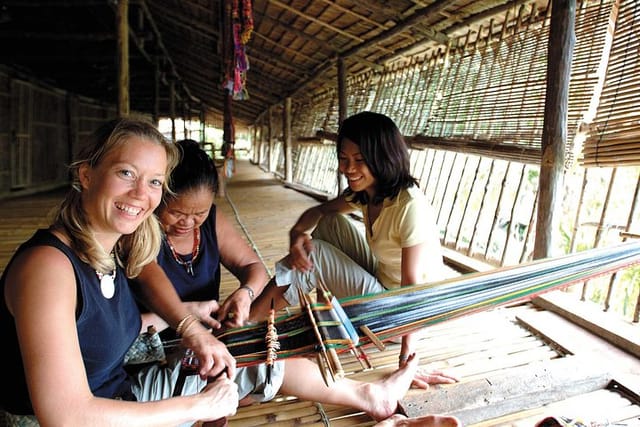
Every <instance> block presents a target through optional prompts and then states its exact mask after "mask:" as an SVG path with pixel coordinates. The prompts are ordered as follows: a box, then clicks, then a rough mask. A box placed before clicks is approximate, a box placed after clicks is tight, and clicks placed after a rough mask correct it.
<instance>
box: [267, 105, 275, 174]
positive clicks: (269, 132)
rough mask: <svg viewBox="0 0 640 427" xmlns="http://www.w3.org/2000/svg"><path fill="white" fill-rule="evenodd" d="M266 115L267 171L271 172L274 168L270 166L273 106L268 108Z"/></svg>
mask: <svg viewBox="0 0 640 427" xmlns="http://www.w3.org/2000/svg"><path fill="white" fill-rule="evenodd" d="M267 114H268V117H267V171H268V172H273V170H274V167H273V165H272V164H271V153H273V130H272V129H273V106H270V107H269V110H268V113H267Z"/></svg>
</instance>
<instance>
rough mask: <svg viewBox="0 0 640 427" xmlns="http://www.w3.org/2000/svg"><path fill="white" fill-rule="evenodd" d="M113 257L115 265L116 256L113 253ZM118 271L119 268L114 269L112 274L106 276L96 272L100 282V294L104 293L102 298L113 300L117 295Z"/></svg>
mask: <svg viewBox="0 0 640 427" xmlns="http://www.w3.org/2000/svg"><path fill="white" fill-rule="evenodd" d="M111 256H112V257H113V261H114V263H115V256H114V255H113V253H112V254H111ZM116 269H117V267H114V268H113V271H112V272H111V274H104V273H101V272H99V271H98V270H96V276H98V280H100V292H102V296H103V297H105V298H106V299H111V298H112V297H113V295H114V294H115V293H116Z"/></svg>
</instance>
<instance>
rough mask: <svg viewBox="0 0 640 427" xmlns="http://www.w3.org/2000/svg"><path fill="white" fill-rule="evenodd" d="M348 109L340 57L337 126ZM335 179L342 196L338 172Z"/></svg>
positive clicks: (344, 78) (345, 116) (345, 80)
mask: <svg viewBox="0 0 640 427" xmlns="http://www.w3.org/2000/svg"><path fill="white" fill-rule="evenodd" d="M348 108H349V107H348V106H347V76H346V68H345V66H344V58H343V57H342V56H340V57H338V125H341V124H342V122H343V121H344V119H346V118H347V117H348ZM336 179H337V180H338V194H342V192H343V191H344V180H343V179H342V175H341V174H340V170H338V171H337V176H336Z"/></svg>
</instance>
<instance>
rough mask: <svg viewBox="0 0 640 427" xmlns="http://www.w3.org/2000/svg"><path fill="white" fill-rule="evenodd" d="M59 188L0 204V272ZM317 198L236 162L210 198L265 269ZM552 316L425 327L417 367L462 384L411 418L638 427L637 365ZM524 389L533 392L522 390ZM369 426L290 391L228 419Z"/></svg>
mask: <svg viewBox="0 0 640 427" xmlns="http://www.w3.org/2000/svg"><path fill="white" fill-rule="evenodd" d="M62 194H63V193H62V192H61V191H54V192H50V193H46V194H41V195H35V196H30V197H21V198H17V199H9V200H4V201H3V202H2V203H0V269H1V270H4V268H5V265H6V262H7V261H8V259H9V257H10V256H11V254H12V253H13V251H14V250H15V247H16V246H17V245H18V244H19V243H20V242H22V241H24V240H25V239H26V238H28V237H29V236H30V235H31V233H32V232H33V231H34V230H35V229H36V228H38V227H41V226H44V225H46V224H47V223H48V221H49V219H48V216H49V215H50V213H51V212H52V210H53V209H54V207H55V206H56V205H57V204H58V203H59V201H60V200H61V198H62ZM316 203H317V202H316V201H315V200H314V199H313V198H311V197H310V196H308V195H305V194H302V193H299V192H296V191H294V190H291V189H287V188H285V187H284V186H283V185H282V184H281V182H279V180H277V179H276V178H274V177H273V175H272V174H269V173H265V172H263V171H262V170H261V169H259V168H258V167H256V166H253V165H250V164H249V163H248V162H242V161H241V162H239V165H238V168H237V173H236V175H235V176H234V177H233V178H232V179H231V180H230V181H229V183H228V185H227V188H226V197H219V198H217V199H216V204H217V206H218V208H219V209H221V210H222V211H223V212H224V213H225V214H226V215H227V216H228V217H229V218H231V219H234V220H235V221H236V223H237V225H238V228H239V230H240V231H241V232H242V233H243V234H244V235H245V236H246V238H247V240H248V242H249V243H250V244H251V245H252V246H253V247H254V249H255V250H256V251H257V252H258V253H259V255H260V256H261V258H262V259H263V261H264V263H265V266H266V267H267V268H268V270H269V271H272V270H273V266H274V263H275V262H276V261H277V260H278V259H279V258H280V257H282V256H283V255H284V254H285V253H286V251H287V248H288V229H289V227H290V226H291V225H292V224H293V222H294V221H295V219H296V218H297V217H298V216H299V215H300V213H302V211H303V210H304V209H306V208H307V207H310V206H312V205H314V204H316ZM221 286H222V288H221V297H222V298H224V297H225V296H226V295H228V294H229V293H230V292H232V291H233V290H234V289H235V288H236V287H237V286H238V283H237V281H235V280H234V279H233V277H232V276H231V275H230V274H229V273H228V272H226V271H223V274H222V285H221ZM550 315H551V313H549V312H546V311H544V310H540V309H538V308H536V307H535V306H533V305H532V304H523V305H516V306H512V307H508V308H498V309H494V310H489V311H485V312H481V313H477V314H473V315H470V316H467V317H464V318H460V319H456V320H451V321H448V322H444V323H439V324H436V325H433V326H430V327H429V328H427V329H426V330H425V332H424V334H423V336H422V339H420V340H419V342H418V348H419V355H420V358H421V359H420V360H421V365H422V367H423V368H424V369H435V368H437V369H446V370H448V371H450V372H451V373H454V374H456V375H458V376H459V377H460V378H461V382H460V383H458V384H454V385H448V386H434V387H432V388H431V389H429V390H427V391H420V390H410V391H409V393H408V394H407V397H406V398H405V399H404V400H403V401H402V407H403V409H404V410H405V412H407V413H408V414H409V415H416V414H424V413H425V412H430V411H438V412H445V413H452V414H455V415H458V416H459V417H460V418H461V419H462V420H463V421H464V423H465V425H467V426H475V427H486V426H523V427H524V426H533V425H535V422H536V421H537V420H540V419H542V418H543V417H544V416H546V415H549V414H554V415H566V416H569V417H573V418H575V417H578V416H582V417H584V418H585V419H592V420H598V421H600V422H603V421H605V420H606V421H608V422H611V423H623V424H620V425H628V426H640V402H639V400H640V399H639V398H638V394H639V393H640V390H639V388H640V380H639V378H640V361H638V359H637V358H634V357H630V356H628V355H626V354H625V353H623V352H621V351H619V350H617V349H615V348H613V347H612V346H610V345H607V344H605V343H602V342H601V341H599V340H597V339H594V338H593V336H591V335H590V334H588V333H586V332H585V331H583V330H581V329H580V328H577V327H576V326H575V325H573V324H569V322H566V321H564V320H563V319H561V318H559V317H557V316H556V317H553V318H551V319H550V318H549V316H550ZM548 328H553V329H554V332H555V333H556V335H559V336H561V337H566V339H564V338H562V339H561V340H558V339H557V337H554V334H553V333H549V332H545V329H548ZM565 341H566V342H565ZM569 341H570V342H569ZM398 347H399V345H398V344H394V343H387V345H386V349H385V351H378V350H377V349H376V348H375V347H373V348H367V349H366V353H367V355H368V357H369V359H370V361H371V363H372V364H373V366H374V367H375V368H374V369H372V370H363V369H362V367H361V365H360V363H359V362H357V361H356V360H355V359H354V358H353V357H352V356H351V355H350V354H346V353H345V354H342V355H340V359H341V361H342V365H343V368H344V370H345V373H346V375H347V376H348V377H351V378H357V379H362V380H367V381H370V380H375V379H378V378H381V377H383V376H384V375H385V374H387V373H389V372H391V371H392V370H393V369H394V368H395V367H396V364H397V355H398V350H399V349H398ZM558 366H559V367H560V368H558ZM603 366H606V367H607V368H608V369H607V372H606V375H605V373H602V372H601V371H602V367H603ZM578 368H579V369H578ZM559 369H561V371H562V372H566V373H567V374H566V378H567V379H566V380H563V379H562V378H560V379H558V378H557V376H556V377H553V376H551V375H550V373H553V372H556V373H557V371H558V370H559ZM574 371H576V373H574ZM585 372H586V373H585ZM569 374H572V375H574V376H573V377H571V376H570V375H569ZM605 376H606V378H605ZM609 377H612V378H613V377H615V379H617V380H621V381H622V382H621V384H623V385H625V386H627V387H628V388H629V390H628V392H622V391H621V390H624V387H620V386H618V385H614V386H610V387H607V385H608V384H609V381H608V378H609ZM563 378H564V377H563ZM576 378H577V379H576ZM541 379H543V380H544V381H542V380H541ZM603 379H605V380H606V384H604V383H603V384H604V385H600V383H598V381H602V380H603ZM523 381H525V382H526V384H524V385H523V384H522V382H523ZM563 381H564V382H563ZM629 384H632V385H631V386H629ZM336 386H339V385H336ZM525 386H526V387H525ZM536 387H537V388H536ZM523 388H524V389H525V390H524V391H523V390H522V389H523ZM528 388H530V390H531V392H530V393H529V394H526V389H528ZM543 397H545V398H546V400H545V399H543ZM373 424H375V422H374V420H372V419H371V418H369V417H368V416H367V415H365V414H363V413H361V412H358V411H355V410H352V409H350V408H345V407H342V406H339V405H321V404H318V403H316V402H307V401H300V400H298V399H296V398H292V397H288V396H279V397H278V398H276V399H274V400H273V401H271V402H267V403H261V404H254V405H250V406H247V407H243V408H239V410H238V413H237V414H236V415H235V416H234V417H232V418H231V419H229V426H231V427H236V426H262V425H265V426H266V425H270V426H273V425H277V426H331V427H343V426H344V427H347V426H371V425H373Z"/></svg>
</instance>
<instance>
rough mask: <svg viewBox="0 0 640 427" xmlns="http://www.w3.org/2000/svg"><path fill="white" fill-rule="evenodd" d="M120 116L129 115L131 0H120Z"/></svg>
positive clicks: (117, 24) (118, 29)
mask: <svg viewBox="0 0 640 427" xmlns="http://www.w3.org/2000/svg"><path fill="white" fill-rule="evenodd" d="M116 20H117V22H116V28H117V31H118V35H117V40H118V42H117V44H118V47H117V49H118V116H119V117H122V116H127V115H129V0H119V1H118V12H117V17H116Z"/></svg>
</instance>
